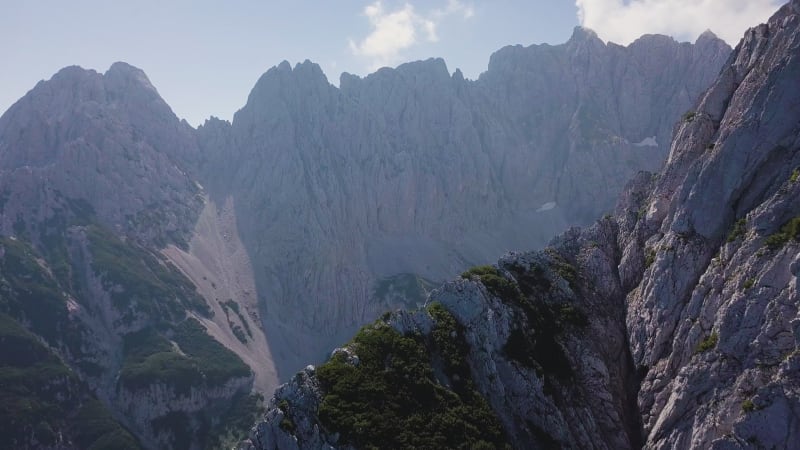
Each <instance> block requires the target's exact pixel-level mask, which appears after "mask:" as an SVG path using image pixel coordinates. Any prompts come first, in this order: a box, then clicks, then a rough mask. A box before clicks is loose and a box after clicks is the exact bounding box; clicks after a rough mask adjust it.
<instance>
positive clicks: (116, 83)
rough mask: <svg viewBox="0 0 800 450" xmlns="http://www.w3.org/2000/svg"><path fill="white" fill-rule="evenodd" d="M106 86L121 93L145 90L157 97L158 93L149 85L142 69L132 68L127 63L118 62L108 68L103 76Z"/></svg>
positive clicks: (148, 80)
mask: <svg viewBox="0 0 800 450" xmlns="http://www.w3.org/2000/svg"><path fill="white" fill-rule="evenodd" d="M103 76H104V77H105V78H106V81H107V82H108V84H109V85H110V86H112V87H114V88H116V89H119V90H120V91H123V92H131V91H134V92H135V91H136V90H139V89H142V88H143V89H145V90H147V91H150V92H152V93H153V94H154V95H155V96H158V91H157V90H156V88H155V87H154V86H153V85H152V84H151V83H150V79H149V78H148V77H147V75H146V74H145V73H144V71H143V70H142V69H139V68H138V67H134V66H132V65H130V64H128V63H125V62H122V61H118V62H115V63H114V64H112V65H111V67H109V69H108V70H107V71H106V73H105V74H104V75H103Z"/></svg>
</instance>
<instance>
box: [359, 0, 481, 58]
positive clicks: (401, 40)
mask: <svg viewBox="0 0 800 450" xmlns="http://www.w3.org/2000/svg"><path fill="white" fill-rule="evenodd" d="M362 14H363V15H364V16H365V17H366V18H367V20H369V23H370V27H371V28H372V30H371V31H370V33H369V34H368V35H367V36H366V37H365V38H364V39H362V40H360V41H358V42H356V41H354V40H352V39H350V41H349V45H350V50H351V51H352V52H353V54H354V55H356V56H362V57H364V58H367V59H368V60H369V61H370V62H369V70H375V69H377V68H380V67H383V66H388V65H392V64H394V63H396V62H397V61H398V60H399V59H400V56H401V53H402V52H403V51H404V50H406V49H408V48H410V47H412V46H414V45H417V44H419V43H420V42H422V41H427V42H437V41H438V40H439V35H438V33H437V25H438V24H439V23H440V22H441V21H442V20H443V19H445V18H446V17H448V16H460V17H462V18H464V19H469V18H470V17H472V16H474V15H475V11H474V9H473V8H472V7H471V6H469V5H466V4H464V3H462V2H461V1H459V0H448V2H447V5H445V6H444V7H443V8H438V9H433V10H431V11H430V12H429V13H428V14H419V13H417V11H416V10H415V8H414V6H413V5H412V4H410V3H405V4H404V5H403V6H402V7H401V8H399V9H396V10H393V11H387V10H386V8H384V5H383V3H382V2H381V1H380V0H377V1H375V2H374V3H372V4H370V5H367V6H366V7H365V8H364V10H363V12H362Z"/></svg>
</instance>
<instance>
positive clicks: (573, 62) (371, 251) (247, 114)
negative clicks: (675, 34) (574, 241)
mask: <svg viewBox="0 0 800 450" xmlns="http://www.w3.org/2000/svg"><path fill="white" fill-rule="evenodd" d="M728 54H729V48H728V47H727V46H726V45H725V44H724V43H723V42H722V41H720V40H719V39H716V38H715V37H713V36H712V35H711V34H706V35H704V36H702V37H701V38H700V39H699V40H698V41H697V43H695V44H688V43H684V44H679V43H677V42H675V41H673V40H672V39H670V38H666V37H663V36H645V37H643V38H642V39H640V40H639V41H637V42H636V43H634V44H632V45H631V46H629V47H620V46H617V45H614V44H609V45H605V44H603V43H602V41H600V40H599V39H598V38H597V37H596V36H595V35H594V34H593V33H592V32H591V31H588V30H584V29H576V31H575V35H574V36H573V37H572V39H570V41H569V42H567V43H565V44H563V45H558V46H549V45H541V46H531V47H527V48H523V47H519V46H518V47H509V48H506V49H503V50H500V51H499V52H497V53H496V54H495V55H494V56H493V57H492V59H491V61H490V64H489V69H488V71H487V72H486V73H484V74H483V75H482V76H481V77H480V79H478V80H476V81H469V80H465V79H464V78H463V76H462V75H461V73H460V72H458V71H456V73H455V74H453V75H452V76H451V75H450V74H449V73H448V70H447V67H446V66H445V63H444V61H442V60H441V59H431V60H428V61H421V62H415V63H409V64H404V65H401V66H400V67H398V68H396V69H381V70H379V71H378V72H376V73H374V74H371V75H369V76H367V77H365V78H363V79H362V78H359V77H356V76H353V75H348V74H344V75H342V78H341V83H340V86H341V87H340V89H337V88H335V87H333V86H331V85H330V84H329V83H328V82H327V80H326V79H325V76H324V75H323V73H322V72H321V70H320V69H319V67H318V66H316V65H315V64H312V63H310V62H305V63H303V64H299V65H297V66H296V67H295V68H292V67H291V66H290V65H289V64H288V63H284V64H281V65H280V66H278V67H275V68H273V69H271V70H270V71H268V72H267V73H266V74H264V76H263V77H262V78H261V79H260V80H259V81H258V83H257V85H256V86H255V87H254V89H253V91H252V92H251V94H250V97H249V99H248V102H247V105H246V106H245V107H244V108H243V109H242V110H240V111H239V112H238V113H237V114H236V116H235V117H234V120H233V122H232V123H231V124H230V125H227V124H225V123H224V122H219V121H210V122H208V123H207V124H206V125H205V126H203V127H201V128H200V129H199V130H198V134H199V136H202V139H201V141H202V142H201V146H202V148H203V152H202V153H203V155H204V158H209V159H208V162H206V163H205V165H204V167H207V168H208V169H209V173H208V174H207V175H206V176H207V177H208V178H209V182H208V183H204V184H209V183H214V184H219V183H221V184H224V186H223V187H222V189H223V191H224V192H227V193H230V194H231V195H232V196H233V198H234V200H235V203H236V211H237V220H238V224H239V230H240V232H241V237H242V240H243V242H244V243H245V246H246V247H247V248H248V250H249V252H250V255H251V258H252V261H253V267H254V269H255V274H256V280H257V285H258V290H259V296H260V299H261V302H262V303H263V305H264V309H263V312H264V313H265V314H264V315H265V318H264V320H265V328H266V329H267V333H268V339H270V340H271V341H272V342H273V343H274V345H275V347H277V348H288V351H287V352H286V355H285V358H286V362H285V363H281V364H280V366H281V367H282V368H283V369H280V368H279V371H280V370H283V372H282V376H283V377H284V378H285V377H286V376H287V375H288V374H287V373H286V370H285V369H286V368H289V367H291V370H295V369H296V368H299V367H302V364H303V361H307V360H309V359H311V360H314V359H315V358H319V357H320V356H321V355H322V354H323V352H324V350H325V345H321V343H322V342H326V340H327V338H324V337H323V336H334V337H338V338H343V337H344V335H346V334H349V333H351V332H352V330H353V329H354V326H355V325H357V324H360V323H364V322H365V321H368V320H371V319H373V318H374V317H375V316H376V315H377V314H378V313H379V312H380V311H382V310H385V309H387V308H389V307H393V306H396V303H392V302H390V301H388V300H387V299H386V298H385V297H384V296H381V295H380V294H379V293H380V292H381V291H382V289H381V288H380V286H381V285H392V284H395V285H396V284H398V283H397V280H398V278H397V277H401V276H404V274H413V275H415V276H419V277H420V278H421V279H425V280H434V281H441V280H444V279H446V278H447V277H449V276H451V275H452V274H453V273H457V272H459V271H461V270H463V269H464V268H466V267H468V266H469V265H471V264H476V263H479V262H484V261H488V260H491V259H493V258H496V257H498V256H499V255H501V254H502V253H503V252H504V251H506V250H508V249H513V248H532V247H539V246H541V245H542V244H544V243H545V242H546V240H547V239H549V237H550V236H552V235H554V234H555V233H556V232H559V231H561V230H563V229H564V228H565V227H566V226H567V225H569V224H584V223H588V222H589V220H590V218H592V217H596V216H597V215H599V214H601V213H602V212H603V211H607V210H610V209H611V207H612V206H613V198H614V197H615V196H616V195H617V194H618V193H619V191H620V190H621V188H622V184H623V182H624V180H626V179H627V178H629V177H630V176H631V175H633V174H634V173H636V171H637V170H641V169H657V168H658V167H659V165H660V164H661V161H663V158H664V157H665V156H666V153H667V149H668V145H667V143H668V142H669V137H670V135H671V132H672V127H673V125H674V122H675V120H676V119H677V118H678V117H680V115H681V114H683V113H684V112H685V111H686V110H688V109H689V108H690V106H691V104H692V102H693V101H694V99H695V98H696V97H697V95H699V94H700V93H701V92H702V90H703V89H705V88H706V87H707V86H708V85H709V84H710V82H711V80H712V79H713V77H714V76H715V75H716V74H717V73H718V71H719V68H720V67H721V65H722V63H723V62H724V60H725V58H727V56H728ZM664 67H668V69H667V70H664ZM220 178H222V179H224V180H225V181H222V182H220V181H219V179H220ZM209 185H210V184H209ZM409 300H411V301H412V302H410V303H412V304H413V300H414V299H409ZM300 305H302V306H300ZM287 324H291V325H290V326H287ZM295 328H296V329H297V330H299V331H298V332H293V331H292V330H293V329H295ZM270 329H271V330H274V331H272V332H270ZM309 336H310V337H311V338H308V337H309Z"/></svg>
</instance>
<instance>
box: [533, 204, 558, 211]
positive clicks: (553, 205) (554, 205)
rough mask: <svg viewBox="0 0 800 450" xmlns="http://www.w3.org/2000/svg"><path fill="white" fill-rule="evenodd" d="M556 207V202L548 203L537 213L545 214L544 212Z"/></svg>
mask: <svg viewBox="0 0 800 450" xmlns="http://www.w3.org/2000/svg"><path fill="white" fill-rule="evenodd" d="M555 207H556V202H547V203H545V204H544V205H542V206H540V207H539V209H537V210H536V212H543V211H550V210H551V209H553V208H555Z"/></svg>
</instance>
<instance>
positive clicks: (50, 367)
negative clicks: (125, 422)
mask: <svg viewBox="0 0 800 450" xmlns="http://www.w3.org/2000/svg"><path fill="white" fill-rule="evenodd" d="M59 432H60V433H63V434H64V437H65V438H67V439H69V438H72V439H74V441H75V443H76V444H77V445H78V447H79V448H87V449H101V448H115V449H116V448H119V449H137V448H139V445H138V443H137V442H136V440H135V439H134V438H133V437H132V436H131V435H130V433H128V432H127V431H126V430H125V429H124V428H123V427H122V426H120V425H119V423H117V422H116V421H115V420H114V419H113V418H112V416H111V414H110V412H109V411H108V410H107V409H106V408H105V406H103V405H102V404H101V403H100V402H99V401H98V400H97V399H95V398H93V397H91V394H90V393H89V391H88V389H87V388H86V387H85V386H84V385H83V384H82V383H81V382H80V381H79V380H78V378H77V377H76V376H75V375H74V374H73V373H72V371H71V370H70V369H69V368H67V367H66V366H65V365H64V364H63V363H62V362H61V360H60V359H58V358H57V357H56V356H55V355H54V354H53V353H52V352H51V351H50V350H49V349H47V348H46V347H45V346H43V345H42V344H41V342H40V341H39V340H38V338H37V337H36V336H34V335H33V334H31V333H30V332H29V331H28V330H26V329H25V328H23V327H22V326H21V325H19V324H18V323H17V322H16V321H15V320H14V319H13V318H11V317H9V316H8V315H5V314H0V446H4V447H5V446H8V448H19V447H24V446H23V445H11V444H12V443H14V442H16V443H18V444H21V443H23V442H26V440H27V439H30V438H31V437H33V438H34V439H36V440H37V441H38V442H39V444H40V446H41V445H45V444H47V443H48V442H52V439H53V437H54V436H57V435H58V433H59ZM31 434H32V436H31Z"/></svg>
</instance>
